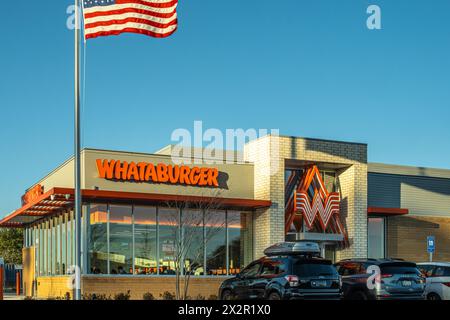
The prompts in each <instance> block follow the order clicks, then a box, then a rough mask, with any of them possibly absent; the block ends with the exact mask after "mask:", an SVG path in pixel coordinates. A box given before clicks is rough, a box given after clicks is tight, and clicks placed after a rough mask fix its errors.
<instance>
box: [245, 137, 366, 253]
mask: <svg viewBox="0 0 450 320" xmlns="http://www.w3.org/2000/svg"><path fill="white" fill-rule="evenodd" d="M244 157H245V160H246V161H249V162H252V163H254V167H255V173H254V176H255V198H256V199H270V200H271V201H272V202H273V205H272V207H271V208H270V209H267V210H264V211H260V212H257V213H256V214H255V220H254V224H255V225H254V229H255V243H254V249H255V257H259V256H262V255H263V250H264V248H266V247H267V246H269V245H271V244H273V243H276V242H280V241H284V239H285V232H284V222H285V210H284V186H285V164H286V161H292V160H295V161H299V162H302V163H305V164H311V163H314V164H321V163H322V164H327V165H332V166H335V167H336V168H339V169H338V170H336V174H337V183H338V191H339V192H340V193H341V197H342V204H341V219H342V220H343V222H344V225H345V227H346V228H347V231H348V234H349V240H350V246H349V247H348V248H347V249H345V250H341V251H339V252H337V257H336V258H337V259H342V258H349V257H361V258H363V257H366V256H367V145H365V144H359V143H346V142H336V141H325V140H318V139H305V138H295V137H283V136H282V137H279V136H265V137H262V138H260V139H258V140H254V141H252V142H250V143H248V144H247V145H246V146H245V149H244Z"/></svg>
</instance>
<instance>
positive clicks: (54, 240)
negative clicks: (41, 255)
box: [50, 218, 57, 275]
mask: <svg viewBox="0 0 450 320" xmlns="http://www.w3.org/2000/svg"><path fill="white" fill-rule="evenodd" d="M55 221H56V219H54V218H53V219H52V220H51V225H52V228H51V233H52V243H51V251H50V252H51V253H52V263H51V266H52V268H51V274H52V275H54V274H56V250H57V249H56V223H55Z"/></svg>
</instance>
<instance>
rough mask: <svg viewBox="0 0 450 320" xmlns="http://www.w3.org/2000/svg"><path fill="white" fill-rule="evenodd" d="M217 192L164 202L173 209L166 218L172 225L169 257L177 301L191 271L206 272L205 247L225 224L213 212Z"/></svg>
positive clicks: (218, 203) (182, 297) (184, 295)
mask: <svg viewBox="0 0 450 320" xmlns="http://www.w3.org/2000/svg"><path fill="white" fill-rule="evenodd" d="M219 194H220V192H216V193H215V194H214V195H212V196H200V197H196V198H195V200H185V199H182V200H175V201H171V202H167V204H166V205H167V207H168V208H171V209H174V210H171V213H169V214H168V216H166V219H167V220H168V223H169V225H170V226H172V227H173V228H171V230H173V232H172V233H173V239H174V240H175V245H174V253H173V259H174V267H175V277H176V281H175V298H176V299H177V300H186V299H187V298H188V292H189V282H190V279H191V276H192V275H193V274H195V273H196V272H198V271H200V273H203V274H205V273H206V266H205V265H204V252H205V250H204V249H205V246H207V245H208V242H209V241H210V240H211V239H212V238H213V237H214V236H216V235H217V234H218V233H220V232H221V231H223V230H224V229H225V227H226V221H225V217H224V216H223V215H222V214H219V213H218V212H217V211H218V210H219V209H221V207H222V200H221V198H220V197H219ZM199 244H200V246H199ZM199 247H200V248H201V249H200V250H198V248H199ZM187 255H189V257H188V258H189V260H187ZM202 269H203V270H202Z"/></svg>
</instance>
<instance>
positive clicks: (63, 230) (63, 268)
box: [61, 214, 67, 274]
mask: <svg viewBox="0 0 450 320" xmlns="http://www.w3.org/2000/svg"><path fill="white" fill-rule="evenodd" d="M66 217H67V215H66V214H64V215H63V216H62V217H61V222H62V224H61V246H62V249H61V274H66V273H67V230H66V228H67V223H66Z"/></svg>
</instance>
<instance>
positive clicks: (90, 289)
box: [82, 276, 225, 300]
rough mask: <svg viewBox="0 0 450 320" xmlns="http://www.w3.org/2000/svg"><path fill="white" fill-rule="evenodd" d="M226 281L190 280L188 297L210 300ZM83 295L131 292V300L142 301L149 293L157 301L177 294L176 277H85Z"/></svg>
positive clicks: (219, 279)
mask: <svg viewBox="0 0 450 320" xmlns="http://www.w3.org/2000/svg"><path fill="white" fill-rule="evenodd" d="M224 280H225V279H224V278H223V277H204V278H203V277H202V278H200V277H195V278H194V277H193V278H191V279H190V283H189V291H188V295H189V296H190V297H192V298H196V297H197V296H199V295H200V296H202V297H205V298H206V299H208V298H209V297H210V296H212V295H214V296H217V295H218V291H219V286H220V284H221V283H222V282H223V281H224ZM82 281H83V285H82V287H83V294H93V293H95V294H105V295H106V296H111V297H114V295H115V294H117V293H126V292H127V291H128V290H130V294H131V299H133V300H141V299H142V297H143V295H144V294H145V293H147V292H150V293H151V294H153V296H154V297H155V298H156V299H161V297H160V295H162V294H163V293H164V292H166V291H167V292H170V293H173V294H175V277H139V276H134V277H117V276H116V277H107V276H84V277H83V280H82Z"/></svg>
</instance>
